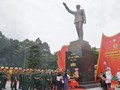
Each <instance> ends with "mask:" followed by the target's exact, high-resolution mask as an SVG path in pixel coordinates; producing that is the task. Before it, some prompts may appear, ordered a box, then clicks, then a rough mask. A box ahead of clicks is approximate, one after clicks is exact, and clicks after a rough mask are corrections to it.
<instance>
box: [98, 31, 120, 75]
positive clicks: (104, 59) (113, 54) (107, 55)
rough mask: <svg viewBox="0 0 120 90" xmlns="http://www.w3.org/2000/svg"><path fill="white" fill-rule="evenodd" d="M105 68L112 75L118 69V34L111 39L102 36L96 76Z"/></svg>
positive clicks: (119, 35) (119, 41) (119, 36)
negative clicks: (108, 69)
mask: <svg viewBox="0 0 120 90" xmlns="http://www.w3.org/2000/svg"><path fill="white" fill-rule="evenodd" d="M107 67H109V68H110V69H111V72H112V74H113V75H115V74H116V72H117V70H118V68H120V33H118V34H116V35H114V36H111V37H107V36H105V35H104V34H103V35H102V41H101V48H100V53H99V59H98V68H97V74H99V73H100V72H104V71H105V69H106V68H107Z"/></svg>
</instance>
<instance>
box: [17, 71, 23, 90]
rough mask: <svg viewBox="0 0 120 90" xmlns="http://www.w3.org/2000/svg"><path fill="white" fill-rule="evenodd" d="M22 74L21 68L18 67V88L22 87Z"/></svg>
mask: <svg viewBox="0 0 120 90" xmlns="http://www.w3.org/2000/svg"><path fill="white" fill-rule="evenodd" d="M22 76H23V69H20V72H19V75H18V79H19V89H21V88H22V83H23V82H22Z"/></svg>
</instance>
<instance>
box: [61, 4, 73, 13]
mask: <svg viewBox="0 0 120 90" xmlns="http://www.w3.org/2000/svg"><path fill="white" fill-rule="evenodd" d="M63 5H64V6H65V8H66V10H67V11H68V12H69V13H71V14H75V11H72V10H70V9H69V8H68V6H67V5H66V3H64V2H63Z"/></svg>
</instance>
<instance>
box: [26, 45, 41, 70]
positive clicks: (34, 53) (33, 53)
mask: <svg viewBox="0 0 120 90" xmlns="http://www.w3.org/2000/svg"><path fill="white" fill-rule="evenodd" d="M28 53H29V54H28V59H27V62H28V63H27V65H28V68H32V69H35V68H40V65H41V62H40V61H41V51H40V48H39V46H38V45H33V46H31V47H30V50H29V52H28Z"/></svg>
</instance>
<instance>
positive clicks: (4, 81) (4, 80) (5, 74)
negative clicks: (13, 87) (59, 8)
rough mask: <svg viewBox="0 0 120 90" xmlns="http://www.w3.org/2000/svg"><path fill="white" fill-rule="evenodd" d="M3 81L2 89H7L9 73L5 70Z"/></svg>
mask: <svg viewBox="0 0 120 90" xmlns="http://www.w3.org/2000/svg"><path fill="white" fill-rule="evenodd" d="M2 79H3V84H2V88H3V89H6V88H5V86H6V82H7V71H6V70H5V69H4V70H3V75H2Z"/></svg>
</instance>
